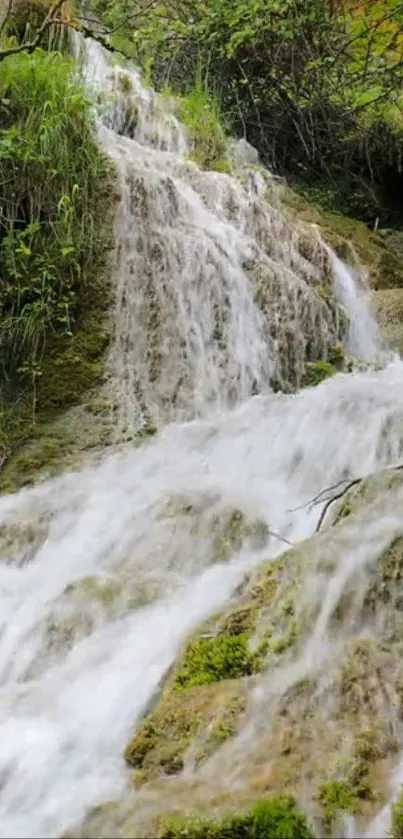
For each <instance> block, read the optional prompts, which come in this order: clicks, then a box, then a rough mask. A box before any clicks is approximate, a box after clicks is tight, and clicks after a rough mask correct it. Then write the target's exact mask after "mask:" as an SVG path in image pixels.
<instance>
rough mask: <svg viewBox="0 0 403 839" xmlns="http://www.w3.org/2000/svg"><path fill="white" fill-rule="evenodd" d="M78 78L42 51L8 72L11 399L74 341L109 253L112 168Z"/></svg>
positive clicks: (1, 345) (5, 158)
mask: <svg viewBox="0 0 403 839" xmlns="http://www.w3.org/2000/svg"><path fill="white" fill-rule="evenodd" d="M74 71H75V65H74V62H73V61H71V60H70V59H69V58H67V57H65V56H62V55H60V54H58V53H47V52H44V51H41V50H38V51H36V52H35V53H33V54H32V55H27V54H20V55H15V56H13V57H10V58H8V59H7V60H6V61H4V62H2V63H1V65H0V168H1V179H0V280H1V284H0V355H1V364H2V369H1V378H2V382H1V384H2V391H3V394H4V392H5V391H8V390H11V391H13V389H15V387H16V386H18V382H20V381H21V379H22V380H24V378H25V379H27V380H28V381H29V382H31V383H35V382H36V380H37V378H38V377H39V376H40V375H41V373H42V361H43V358H44V356H45V353H47V352H48V351H49V345H51V344H52V342H54V339H55V337H56V336H57V335H61V334H64V335H66V336H70V335H71V334H72V332H73V331H74V328H75V325H76V323H77V319H78V317H79V315H80V305H81V301H82V299H83V295H85V293H86V292H87V291H88V283H89V278H90V276H95V275H96V274H97V272H98V271H99V270H100V267H101V266H102V261H103V255H104V254H105V248H106V246H107V245H108V244H109V243H108V240H107V237H106V235H105V224H104V218H105V217H106V215H107V209H108V207H109V204H110V199H109V198H108V197H107V185H109V181H110V176H109V171H108V165H107V163H106V161H105V159H104V158H103V156H102V155H101V153H100V151H99V149H98V146H97V144H96V140H95V137H94V133H93V122H92V117H91V110H90V105H89V103H88V102H87V100H86V97H85V93H84V90H83V88H82V86H81V84H80V83H79V81H78V80H77V78H75V76H74Z"/></svg>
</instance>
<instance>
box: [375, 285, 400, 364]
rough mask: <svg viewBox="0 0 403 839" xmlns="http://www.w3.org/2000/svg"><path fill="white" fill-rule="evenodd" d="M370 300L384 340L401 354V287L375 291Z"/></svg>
mask: <svg viewBox="0 0 403 839" xmlns="http://www.w3.org/2000/svg"><path fill="white" fill-rule="evenodd" d="M371 302H372V307H373V311H374V314H375V317H376V319H377V321H378V323H379V326H380V329H381V332H382V334H383V337H384V339H385V341H386V342H387V343H388V344H389V346H390V347H391V348H392V349H394V350H396V351H397V352H398V353H399V354H400V355H403V289H402V288H388V289H384V290H380V291H375V292H374V293H373V295H372V301H371Z"/></svg>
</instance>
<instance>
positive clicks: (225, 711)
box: [125, 681, 245, 785]
mask: <svg viewBox="0 0 403 839" xmlns="http://www.w3.org/2000/svg"><path fill="white" fill-rule="evenodd" d="M244 708H245V691H244V688H243V686H242V684H239V683H238V682H237V681H234V682H232V681H228V682H225V683H224V682H217V683H215V684H208V685H203V686H198V687H197V688H190V689H188V690H187V691H186V700H185V701H184V697H183V694H181V693H179V692H178V691H175V690H170V691H167V692H165V693H164V694H163V696H162V698H161V700H160V701H159V702H158V704H157V707H156V709H155V711H153V712H152V714H151V715H150V716H149V717H148V718H147V719H146V720H145V721H144V723H142V725H141V726H140V728H139V729H138V731H137V733H136V734H135V736H134V738H133V740H132V741H131V743H129V745H128V746H127V748H126V751H125V759H126V761H127V763H128V764H129V765H130V766H132V767H133V768H134V769H136V770H140V771H137V772H135V773H134V776H133V781H134V783H135V784H136V785H138V784H140V783H144V781H146V780H150V779H151V778H153V777H156V776H158V775H177V774H178V773H179V772H181V771H182V770H183V768H184V766H185V763H189V764H190V765H192V764H196V765H197V764H200V763H201V762H203V761H204V760H205V759H206V758H207V757H208V756H209V755H210V754H211V753H212V752H213V751H214V749H215V748H218V747H219V745H221V744H222V743H223V742H225V740H227V739H228V738H229V737H230V736H231V735H232V734H233V733H234V731H235V730H236V725H237V724H238V718H239V716H240V714H241V713H242V711H243V710H244Z"/></svg>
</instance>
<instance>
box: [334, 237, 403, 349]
mask: <svg viewBox="0 0 403 839" xmlns="http://www.w3.org/2000/svg"><path fill="white" fill-rule="evenodd" d="M328 253H329V257H330V259H331V262H332V266H333V274H334V280H335V288H336V294H337V297H338V299H339V300H340V302H341V303H342V304H343V306H344V307H345V309H346V311H347V313H348V316H349V328H348V335H347V340H346V344H347V350H348V352H349V353H351V355H352V356H354V357H355V358H358V359H360V360H361V361H366V362H368V363H375V364H381V365H382V364H386V363H387V362H388V361H391V360H392V359H393V358H396V354H395V353H392V352H391V351H390V349H389V348H388V347H387V346H385V344H384V342H383V340H382V338H381V335H380V330H379V327H378V325H377V323H376V321H375V319H374V317H373V316H372V314H371V311H370V308H369V305H368V300H367V298H368V291H367V289H366V287H365V286H363V287H361V289H360V287H359V281H358V278H357V277H355V276H354V272H353V269H351V268H348V267H347V265H345V263H344V262H342V260H341V259H339V257H338V256H336V254H335V253H334V252H333V251H332V250H331V249H330V248H329V249H328Z"/></svg>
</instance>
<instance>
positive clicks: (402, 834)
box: [390, 791, 403, 839]
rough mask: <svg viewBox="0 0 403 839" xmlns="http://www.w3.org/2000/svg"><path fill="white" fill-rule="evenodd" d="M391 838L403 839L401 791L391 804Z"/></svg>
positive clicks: (402, 801)
mask: <svg viewBox="0 0 403 839" xmlns="http://www.w3.org/2000/svg"><path fill="white" fill-rule="evenodd" d="M390 836H391V839H403V791H402V792H401V793H400V795H399V798H398V799H397V801H396V802H395V804H393V805H392V824H391V831H390Z"/></svg>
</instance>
